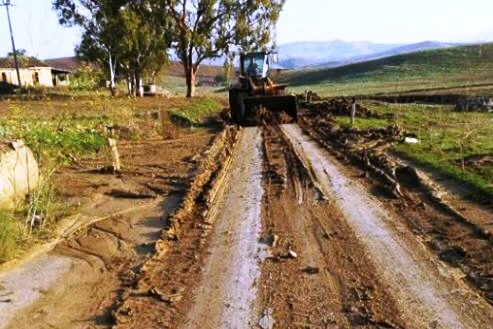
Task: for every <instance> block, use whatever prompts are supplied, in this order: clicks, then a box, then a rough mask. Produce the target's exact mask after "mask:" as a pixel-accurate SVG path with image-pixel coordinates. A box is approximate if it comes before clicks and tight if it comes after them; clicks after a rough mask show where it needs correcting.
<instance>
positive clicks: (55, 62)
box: [44, 57, 82, 71]
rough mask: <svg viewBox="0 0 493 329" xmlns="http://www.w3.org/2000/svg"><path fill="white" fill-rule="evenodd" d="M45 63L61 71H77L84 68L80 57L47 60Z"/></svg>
mask: <svg viewBox="0 0 493 329" xmlns="http://www.w3.org/2000/svg"><path fill="white" fill-rule="evenodd" d="M44 62H45V63H46V64H48V65H49V66H51V67H54V68H56V69H58V70H60V71H77V70H78V69H79V68H80V67H81V66H82V60H81V59H80V58H79V57H61V58H51V59H45V60H44Z"/></svg>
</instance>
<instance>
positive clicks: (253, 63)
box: [240, 52, 269, 78]
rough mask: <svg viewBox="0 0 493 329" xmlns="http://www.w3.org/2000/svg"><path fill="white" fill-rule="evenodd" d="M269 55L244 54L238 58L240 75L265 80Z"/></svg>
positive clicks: (260, 53) (258, 53)
mask: <svg viewBox="0 0 493 329" xmlns="http://www.w3.org/2000/svg"><path fill="white" fill-rule="evenodd" d="M268 74H269V54H268V53H266V52H257V53H245V54H242V55H241V56H240V75H241V76H244V77H250V78H267V76H268Z"/></svg>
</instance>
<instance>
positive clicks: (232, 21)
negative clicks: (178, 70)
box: [163, 0, 285, 97]
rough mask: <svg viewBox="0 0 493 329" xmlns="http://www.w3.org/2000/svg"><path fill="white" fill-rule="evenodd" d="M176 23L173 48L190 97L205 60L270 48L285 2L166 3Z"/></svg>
mask: <svg viewBox="0 0 493 329" xmlns="http://www.w3.org/2000/svg"><path fill="white" fill-rule="evenodd" d="M163 2H164V3H165V5H166V9H167V11H168V15H169V17H170V18H171V19H172V21H173V24H172V27H173V41H174V42H173V48H174V49H175V51H176V54H177V55H178V57H179V58H180V60H181V62H182V64H183V67H184V70H185V77H186V80H187V96H188V97H191V96H193V95H194V88H195V79H196V74H197V71H198V69H199V66H200V64H201V63H202V62H203V61H204V60H205V59H210V58H216V57H220V56H223V55H227V53H228V52H229V51H230V50H232V49H234V48H235V47H240V48H241V49H242V50H245V51H248V50H252V49H260V48H264V47H267V46H268V45H269V43H270V42H271V39H272V38H271V37H272V31H273V28H274V27H275V24H276V22H277V20H278V18H279V14H280V12H281V10H282V8H283V6H284V3H285V0H163Z"/></svg>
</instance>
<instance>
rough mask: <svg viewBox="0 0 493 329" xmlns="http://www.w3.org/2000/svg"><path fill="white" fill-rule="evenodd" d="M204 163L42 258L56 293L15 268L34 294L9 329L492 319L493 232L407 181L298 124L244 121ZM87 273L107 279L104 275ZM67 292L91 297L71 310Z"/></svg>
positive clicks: (426, 324)
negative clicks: (359, 162)
mask: <svg viewBox="0 0 493 329" xmlns="http://www.w3.org/2000/svg"><path fill="white" fill-rule="evenodd" d="M204 159H205V160H204V161H202V162H201V163H200V164H199V165H198V166H197V168H198V171H197V172H196V173H195V179H194V180H193V182H192V183H191V184H190V185H189V188H188V191H186V193H185V195H182V194H175V195H173V194H171V195H169V194H167V195H168V197H167V198H164V197H162V198H161V199H157V200H153V202H154V203H155V204H154V205H153V206H149V208H147V210H145V209H142V210H139V211H137V212H136V213H132V214H129V215H125V216H121V217H118V218H112V219H111V220H108V221H105V222H101V223H100V224H99V225H96V226H93V227H92V228H91V229H90V230H89V231H84V232H81V233H78V234H76V235H74V236H73V237H72V238H71V239H69V240H68V241H66V242H64V243H63V244H60V245H59V246H58V247H57V249H55V250H58V253H57V255H58V258H57V260H56V261H54V260H53V259H47V258H39V259H38V260H37V262H38V263H33V265H30V266H38V267H39V266H42V267H46V268H52V269H53V271H51V272H50V271H46V270H45V271H44V272H43V273H46V275H44V276H42V277H40V278H38V279H36V280H34V281H35V282H36V284H37V285H38V286H39V287H36V289H35V290H36V293H37V294H44V290H45V289H46V287H45V286H53V285H54V282H55V281H58V282H60V283H59V287H63V286H64V287H65V289H62V290H61V291H62V292H63V293H61V295H60V296H61V297H60V298H58V297H57V296H58V295H57V293H56V291H57V290H56V288H51V289H52V290H50V291H49V293H48V294H46V295H45V297H43V298H42V299H41V303H40V302H38V303H37V304H34V306H32V305H31V306H30V304H32V301H30V300H28V297H33V294H32V293H30V292H29V289H31V288H29V287H28V286H26V287H21V286H20V285H19V287H18V288H15V287H14V286H11V285H10V286H9V282H11V281H9V280H14V281H15V280H17V282H22V280H25V275H24V274H23V272H22V270H23V269H20V270H19V272H11V273H10V276H9V277H8V280H6V279H5V276H4V277H2V278H1V279H2V280H3V283H2V285H3V286H8V288H9V289H10V290H11V291H12V290H16V289H17V290H18V292H16V291H14V293H18V294H17V295H15V296H20V294H19V292H21V291H28V292H27V294H26V296H27V297H26V298H20V299H17V297H16V299H15V300H11V301H6V302H1V301H0V303H4V304H0V310H1V312H0V319H2V320H3V321H5V323H7V322H10V328H44V327H50V326H52V327H58V328H62V327H63V328H109V327H113V328H118V329H122V328H146V329H148V328H187V329H189V328H190V329H191V328H204V329H209V328H210V329H212V328H238V329H239V328H261V329H270V328H489V327H491V323H493V308H492V305H491V298H490V295H489V292H490V290H489V288H490V286H489V285H488V284H489V283H488V281H485V280H486V278H487V277H488V275H491V274H493V272H491V269H492V264H493V255H492V254H491V252H490V251H488V250H491V249H492V248H493V240H492V238H491V236H488V235H485V234H483V235H482V234H479V233H478V232H480V230H479V229H477V230H475V228H474V227H473V226H472V225H473V224H470V223H468V224H467V225H466V224H465V223H464V222H461V221H460V220H458V219H457V218H456V217H453V216H452V215H451V214H449V213H447V212H446V211H444V210H443V209H442V208H440V207H439V206H437V205H436V204H434V203H432V202H429V200H427V199H426V198H425V197H424V196H422V195H420V194H419V193H417V192H416V193H415V191H413V190H410V191H407V190H406V187H404V186H403V187H402V191H403V193H404V194H405V195H406V196H407V197H408V198H409V199H404V198H403V199H398V198H397V199H395V198H394V199H392V198H390V197H389V196H387V195H384V194H382V193H378V191H379V189H378V188H377V187H378V186H375V182H374V181H372V180H370V179H368V177H367V175H364V174H362V172H361V170H360V169H358V168H355V167H353V166H349V165H347V164H343V163H341V161H339V160H337V159H336V158H335V157H334V156H333V154H332V153H331V152H330V151H329V150H327V149H326V148H324V147H322V146H321V144H320V143H319V141H317V140H316V139H314V138H313V137H309V135H307V134H306V133H305V132H304V131H303V130H302V128H300V127H299V126H298V125H281V126H266V127H255V128H245V129H241V130H240V131H239V132H237V131H236V130H234V129H231V130H229V131H228V132H227V133H224V135H223V136H222V137H220V138H216V142H215V143H214V144H213V145H212V146H211V147H210V150H209V151H208V152H206V153H205V154H204ZM413 193H415V194H413ZM411 197H412V198H414V199H411ZM170 198H171V199H170ZM178 204H181V206H178ZM166 205H168V206H166ZM417 205H418V206H417ZM163 207H164V208H163ZM158 209H161V211H162V212H164V214H160V213H159V211H158ZM163 209H164V210H163ZM156 214H159V216H157V217H156ZM121 225H123V226H124V227H127V229H122V228H121ZM118 227H120V229H118ZM115 230H116V231H117V232H127V233H126V234H125V235H116V236H115V234H114V232H115ZM159 232H160V233H159ZM438 235H440V236H441V240H440V241H441V242H440V243H441V245H443V246H444V247H443V248H444V249H445V250H459V249H453V246H452V245H451V244H452V243H453V242H454V241H455V243H456V244H457V246H456V248H459V246H460V248H462V249H460V250H463V253H465V254H466V255H467V256H464V255H463V260H462V262H461V263H460V264H457V263H453V262H451V261H450V258H451V256H450V253H449V254H447V255H449V256H450V257H449V258H444V257H443V254H441V253H440V252H439V251H437V249H436V248H433V246H435V245H436V243H434V244H433V243H430V241H431V242H433V241H434V240H433V239H435V238H436V236H438ZM105 237H106V238H105ZM102 241H107V242H105V243H103V242H102ZM108 241H109V242H108ZM122 241H123V242H122ZM98 243H103V245H102V246H101V248H99V250H106V253H103V254H96V255H87V252H86V253H83V254H84V255H85V256H84V257H79V258H80V259H79V260H78V261H77V262H78V263H76V264H78V265H76V266H75V267H74V265H73V262H75V260H74V259H75V258H76V257H77V256H80V255H81V250H82V251H83V250H86V251H87V246H88V245H97V244H98ZM153 246H154V247H153ZM136 247H138V248H137V249H136ZM115 255H119V256H120V258H118V259H120V261H117V259H115V258H114V257H115ZM67 259H69V260H70V261H71V262H72V265H67V263H66V262H67ZM108 259H111V261H109V262H108ZM88 260H90V261H88ZM42 261H44V262H48V263H49V264H50V265H49V266H46V265H45V266H43V264H41V265H39V264H40V263H39V262H42ZM36 264H38V265H36ZM108 265H110V266H109V267H108ZM115 268H116V269H115ZM74 269H76V270H77V271H74ZM24 270H26V267H24ZM79 270H80V271H79ZM84 271H100V272H101V273H105V274H104V275H100V276H97V277H96V278H97V279H98V281H97V283H96V282H93V281H87V280H86V279H85V277H84V273H85V272H84ZM33 272H35V270H32V269H31V270H30V272H29V271H28V272H26V273H33ZM74 275H77V277H75V278H74ZM91 277H94V276H88V278H91ZM69 278H70V279H69ZM64 280H65V282H70V283H71V284H70V286H69V287H67V286H66V285H64V284H63V283H62V282H63V281H64ZM31 281H33V280H31ZM48 281H49V282H48ZM112 282H113V283H112ZM55 286H56V285H55ZM98 287H106V288H104V289H99V288H98ZM68 289H72V291H77V294H78V295H79V296H80V298H79V299H78V303H76V304H74V305H72V306H71V304H70V294H67V293H66V292H67V290H68ZM91 294H96V295H98V294H99V297H98V298H93V299H91V298H89V297H87V298H86V297H84V296H89V295H91ZM36 298H39V297H36ZM22 300H24V304H22V305H20V306H18V307H17V312H15V314H14V313H12V312H9V311H8V307H11V306H9V305H14V304H16V303H19V302H20V301H22ZM94 300H97V301H98V303H99V304H98V305H91V307H88V306H87V305H82V304H81V302H84V301H85V302H86V303H90V302H94ZM65 306H67V308H66V309H65V311H63V312H62V311H60V310H63V309H64V307H65ZM80 310H83V311H84V312H80ZM78 312H79V313H78ZM91 312H93V313H92V316H89V315H90V314H91ZM88 316H89V317H90V318H91V319H90V320H88V319H87V317H88ZM84 317H86V318H84ZM0 327H1V326H0ZM5 327H7V326H6V325H5Z"/></svg>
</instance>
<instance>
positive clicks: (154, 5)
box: [53, 0, 285, 97]
mask: <svg viewBox="0 0 493 329" xmlns="http://www.w3.org/2000/svg"><path fill="white" fill-rule="evenodd" d="M284 3H285V0H138V1H136V0H53V7H54V9H55V10H56V11H57V13H58V17H59V20H60V23H61V24H63V25H67V26H71V25H78V26H81V27H83V30H84V33H83V37H82V41H81V44H80V45H79V47H78V48H77V50H78V53H79V54H81V55H82V56H83V57H86V58H87V59H90V60H93V61H98V62H99V63H101V64H103V65H104V66H105V67H107V71H108V74H109V76H110V81H111V86H112V88H114V80H115V76H116V73H115V71H116V70H117V69H118V70H119V72H118V74H120V75H121V74H123V75H125V77H126V78H127V80H128V82H129V86H131V88H130V89H131V90H130V91H131V92H133V93H134V94H135V90H136V89H138V87H139V86H140V81H141V79H142V76H143V75H146V76H148V77H151V78H153V77H154V76H155V74H156V73H157V72H158V71H159V69H160V68H161V66H162V65H163V64H165V62H166V60H167V58H168V50H169V49H170V48H172V49H173V51H174V53H175V54H176V56H178V58H179V59H180V61H181V63H182V64H183V67H184V73H185V77H186V81H187V96H188V97H192V96H193V95H194V91H195V84H196V75H197V72H198V70H199V67H200V65H201V64H202V63H203V61H204V60H206V59H212V58H217V57H221V56H226V57H227V58H228V53H229V52H230V51H232V50H235V49H238V48H239V49H242V50H243V51H249V50H253V49H256V50H258V49H263V48H266V47H269V46H272V42H271V40H272V32H273V29H274V27H275V24H276V22H277V20H278V18H279V14H280V12H281V10H282V8H283V6H284Z"/></svg>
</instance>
